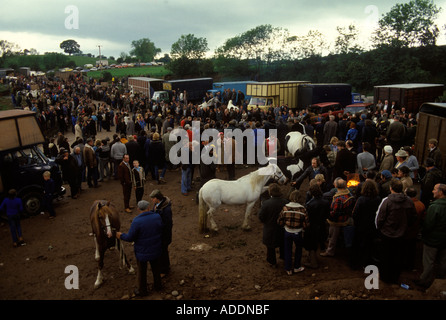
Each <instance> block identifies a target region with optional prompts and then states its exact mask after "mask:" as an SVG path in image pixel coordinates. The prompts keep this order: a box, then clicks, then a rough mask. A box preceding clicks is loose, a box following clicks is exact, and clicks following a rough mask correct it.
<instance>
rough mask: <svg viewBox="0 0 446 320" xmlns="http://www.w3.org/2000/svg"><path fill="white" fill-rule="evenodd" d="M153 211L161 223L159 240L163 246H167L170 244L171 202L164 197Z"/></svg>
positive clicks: (171, 225) (171, 224)
mask: <svg viewBox="0 0 446 320" xmlns="http://www.w3.org/2000/svg"><path fill="white" fill-rule="evenodd" d="M153 211H155V212H156V213H158V214H159V215H160V216H161V220H162V221H163V235H162V238H161V240H162V243H163V246H167V245H169V244H170V243H172V227H173V220H172V202H171V201H170V199H169V198H168V197H164V199H163V200H161V202H160V203H159V204H158V205H157V206H154V207H153Z"/></svg>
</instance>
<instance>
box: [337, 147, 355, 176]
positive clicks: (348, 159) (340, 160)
mask: <svg viewBox="0 0 446 320" xmlns="http://www.w3.org/2000/svg"><path fill="white" fill-rule="evenodd" d="M344 171H348V172H350V173H354V172H355V171H356V157H355V155H354V154H353V153H351V152H350V151H348V150H347V149H342V150H339V151H338V153H337V155H336V162H335V165H334V169H333V179H336V178H338V177H341V178H343V179H344V180H346V179H347V177H346V176H345V175H344Z"/></svg>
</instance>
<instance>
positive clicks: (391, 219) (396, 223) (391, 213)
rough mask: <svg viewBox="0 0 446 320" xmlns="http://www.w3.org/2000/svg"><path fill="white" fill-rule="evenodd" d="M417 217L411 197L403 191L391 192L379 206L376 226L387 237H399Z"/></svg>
mask: <svg viewBox="0 0 446 320" xmlns="http://www.w3.org/2000/svg"><path fill="white" fill-rule="evenodd" d="M415 219H416V210H415V206H414V204H413V202H412V201H411V200H410V198H408V197H407V196H406V195H404V194H403V193H391V194H389V196H388V197H387V198H384V199H383V201H382V202H381V204H380V206H379V208H378V213H377V216H376V227H377V229H378V230H379V231H380V232H381V233H382V234H383V235H385V236H387V237H390V238H399V237H402V236H404V234H405V233H406V230H407V228H408V226H409V225H411V224H412V223H413V222H414V220H415Z"/></svg>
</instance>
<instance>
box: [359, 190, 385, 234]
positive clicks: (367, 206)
mask: <svg viewBox="0 0 446 320" xmlns="http://www.w3.org/2000/svg"><path fill="white" fill-rule="evenodd" d="M380 203H381V198H380V197H379V196H376V197H374V198H372V197H366V196H360V197H359V198H358V200H357V201H356V204H355V207H354V209H353V220H354V222H355V229H356V230H357V234H358V235H359V236H360V237H362V238H364V237H374V236H376V226H375V217H376V211H377V210H378V207H379V204H380Z"/></svg>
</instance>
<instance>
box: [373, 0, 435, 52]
mask: <svg viewBox="0 0 446 320" xmlns="http://www.w3.org/2000/svg"><path fill="white" fill-rule="evenodd" d="M440 10H441V9H439V8H437V6H436V5H435V4H434V2H433V1H432V0H411V1H410V2H408V3H404V4H396V5H395V6H393V7H392V8H391V9H390V11H389V12H388V13H386V14H384V15H383V17H382V18H381V19H380V20H379V21H378V28H377V30H376V31H375V32H374V34H373V36H372V41H373V43H374V45H375V46H376V47H379V46H392V47H400V48H401V47H413V46H417V45H420V46H426V45H435V44H436V41H437V37H438V35H439V33H440V31H439V29H438V26H437V25H436V24H435V19H436V18H437V16H438V13H439V12H440Z"/></svg>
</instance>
